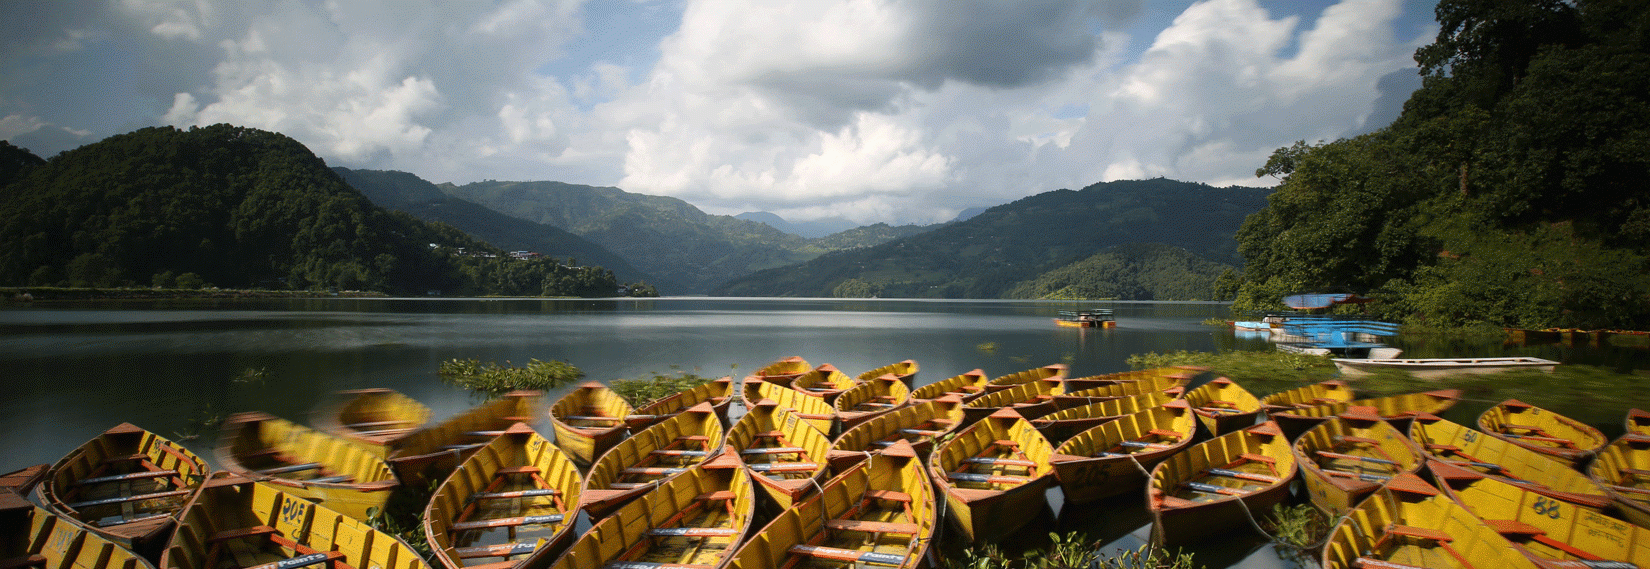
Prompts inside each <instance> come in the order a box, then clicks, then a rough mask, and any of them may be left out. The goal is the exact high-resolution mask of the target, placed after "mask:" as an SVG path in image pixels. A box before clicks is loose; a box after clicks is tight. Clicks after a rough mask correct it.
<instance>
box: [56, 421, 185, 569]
mask: <svg viewBox="0 0 1650 569" xmlns="http://www.w3.org/2000/svg"><path fill="white" fill-rule="evenodd" d="M210 471H211V469H210V468H209V467H208V466H207V465H206V461H205V460H204V459H202V458H201V457H199V456H196V455H195V453H192V452H189V449H186V448H184V447H183V446H182V445H179V444H177V443H174V442H172V441H170V440H167V439H166V438H165V437H162V436H159V435H156V434H154V433H151V432H149V431H146V430H143V429H141V428H138V427H137V426H135V425H132V424H130V423H122V424H120V425H118V426H116V427H114V428H112V429H109V430H107V431H104V432H103V433H102V434H99V435H98V436H96V437H93V438H92V439H91V440H89V441H87V442H86V443H85V444H82V445H80V446H79V447H78V448H76V449H75V450H73V451H70V452H69V453H68V454H67V455H64V457H63V458H62V459H60V460H58V461H57V463H55V464H53V465H52V467H51V468H50V469H49V470H48V471H47V472H46V473H45V477H44V481H45V483H44V484H42V485H41V487H40V488H41V491H40V497H41V501H42V502H43V503H44V504H45V505H46V507H47V508H49V509H50V510H51V511H52V513H53V514H55V515H58V516H63V517H65V518H68V519H70V520H73V521H74V522H75V523H79V524H81V525H84V526H85V527H86V528H88V529H90V530H91V531H93V532H96V533H97V534H98V535H99V536H101V537H102V538H104V539H107V540H110V541H113V542H115V543H118V544H120V545H122V546H124V547H128V548H131V549H132V550H133V551H136V552H138V553H139V554H143V555H150V556H158V555H159V553H160V549H161V548H163V547H165V546H166V538H167V537H168V536H169V535H170V532H171V530H172V527H173V525H175V523H176V522H177V518H178V516H179V515H180V514H181V513H182V511H183V506H184V505H185V504H187V503H188V502H189V500H190V499H192V498H193V497H194V495H195V493H196V492H199V491H200V486H201V483H202V482H205V480H206V476H207V474H209V473H210ZM144 496H150V498H148V499H144V498H143V497H144Z"/></svg>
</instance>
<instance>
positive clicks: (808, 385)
mask: <svg viewBox="0 0 1650 569" xmlns="http://www.w3.org/2000/svg"><path fill="white" fill-rule="evenodd" d="M779 385H781V386H784V387H790V388H791V389H795V390H797V391H800V392H802V393H806V394H808V395H812V396H814V397H819V398H821V399H824V400H825V402H826V403H831V402H834V401H836V397H837V396H838V395H841V394H842V392H844V391H847V390H848V389H849V388H852V387H853V386H854V378H852V377H848V374H845V373H842V371H841V370H838V369H836V366H833V365H831V364H819V367H816V368H814V369H811V370H808V372H807V373H804V374H802V375H798V376H796V377H795V378H793V379H791V380H790V382H789V383H781V384H779Z"/></svg>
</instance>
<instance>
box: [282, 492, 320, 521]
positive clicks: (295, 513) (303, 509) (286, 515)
mask: <svg viewBox="0 0 1650 569" xmlns="http://www.w3.org/2000/svg"><path fill="white" fill-rule="evenodd" d="M311 509H312V508H311V507H310V504H309V502H305V501H303V500H295V499H287V500H286V501H285V502H283V503H282V504H281V521H282V522H283V523H288V524H292V525H295V526H302V525H303V523H304V517H305V516H307V515H309V511H310V510H311Z"/></svg>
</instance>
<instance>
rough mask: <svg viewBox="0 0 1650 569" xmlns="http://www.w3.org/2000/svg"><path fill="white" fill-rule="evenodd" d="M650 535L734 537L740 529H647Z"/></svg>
mask: <svg viewBox="0 0 1650 569" xmlns="http://www.w3.org/2000/svg"><path fill="white" fill-rule="evenodd" d="M647 535H648V536H650V537H733V536H736V535H739V530H736V529H733V528H689V527H680V528H653V529H650V530H647Z"/></svg>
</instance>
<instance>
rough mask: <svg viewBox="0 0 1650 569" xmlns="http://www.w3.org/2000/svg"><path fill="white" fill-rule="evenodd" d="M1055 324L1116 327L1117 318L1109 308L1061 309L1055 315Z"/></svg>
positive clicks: (1075, 326)
mask: <svg viewBox="0 0 1650 569" xmlns="http://www.w3.org/2000/svg"><path fill="white" fill-rule="evenodd" d="M1054 325H1055V326H1061V327H1067V328H1116V327H1117V319H1116V318H1114V317H1113V316H1112V311H1111V309H1109V308H1096V309H1093V310H1061V311H1060V314H1059V315H1058V316H1055V317H1054Z"/></svg>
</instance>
